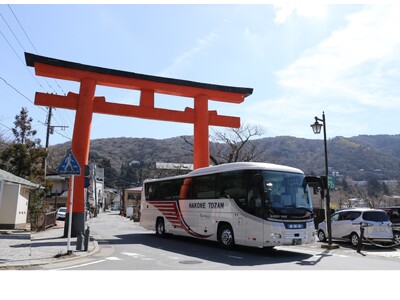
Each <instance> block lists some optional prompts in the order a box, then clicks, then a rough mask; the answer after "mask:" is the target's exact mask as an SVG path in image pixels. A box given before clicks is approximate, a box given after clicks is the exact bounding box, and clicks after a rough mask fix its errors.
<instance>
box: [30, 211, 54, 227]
mask: <svg viewBox="0 0 400 300" xmlns="http://www.w3.org/2000/svg"><path fill="white" fill-rule="evenodd" d="M56 213H57V212H56V211H52V212H47V213H46V212H39V213H33V214H31V215H30V219H29V221H30V223H31V230H32V231H43V230H46V229H47V228H49V227H51V226H55V225H56Z"/></svg>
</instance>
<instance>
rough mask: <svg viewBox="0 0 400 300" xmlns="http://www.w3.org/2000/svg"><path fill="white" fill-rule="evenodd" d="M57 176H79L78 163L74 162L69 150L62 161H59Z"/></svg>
mask: <svg viewBox="0 0 400 300" xmlns="http://www.w3.org/2000/svg"><path fill="white" fill-rule="evenodd" d="M58 174H60V175H64V176H70V175H77V176H79V175H81V167H80V166H79V163H78V161H77V160H76V158H75V156H74V154H73V153H72V150H71V149H70V150H68V152H67V154H66V155H65V157H64V159H63V160H62V161H61V163H60V165H59V166H58Z"/></svg>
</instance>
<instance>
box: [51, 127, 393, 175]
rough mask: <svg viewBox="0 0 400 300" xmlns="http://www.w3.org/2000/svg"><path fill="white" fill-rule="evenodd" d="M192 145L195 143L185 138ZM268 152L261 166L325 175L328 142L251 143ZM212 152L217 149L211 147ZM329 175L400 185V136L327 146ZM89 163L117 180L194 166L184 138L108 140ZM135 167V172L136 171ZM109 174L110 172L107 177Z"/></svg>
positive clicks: (61, 148)
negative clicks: (143, 168) (147, 170)
mask: <svg viewBox="0 0 400 300" xmlns="http://www.w3.org/2000/svg"><path fill="white" fill-rule="evenodd" d="M186 139H187V140H189V141H191V137H186ZM252 142H253V143H254V144H256V145H257V147H258V149H262V150H263V151H264V153H263V155H262V156H260V157H259V159H258V160H259V161H265V162H271V163H277V164H284V165H290V166H294V167H297V168H300V169H302V170H303V171H304V172H305V173H306V174H317V175H318V174H321V175H322V174H324V170H325V165H324V147H323V146H324V145H323V140H321V139H318V140H314V139H312V140H310V139H302V138H295V137H290V136H279V137H271V138H261V139H257V140H253V141H252ZM69 147H70V143H65V144H61V145H56V146H54V147H52V148H51V151H50V158H49V167H50V168H53V169H56V168H57V165H58V163H59V162H60V160H61V158H62V157H63V155H64V154H65V152H66V151H67V150H68V148H69ZM210 148H211V152H212V151H213V148H214V147H213V144H211V147H210ZM328 158H329V167H330V172H331V171H335V172H338V173H339V174H341V175H344V176H346V177H349V178H352V179H354V180H367V179H368V178H370V177H371V176H372V177H375V178H377V179H400V172H399V170H400V136H399V135H375V136H366V135H364V136H357V137H351V138H344V137H336V138H333V139H331V140H329V141H328ZM89 161H90V162H91V163H93V162H95V163H96V164H99V165H102V164H103V165H108V166H106V167H107V168H112V169H113V170H112V174H113V175H112V176H114V177H115V176H118V174H120V173H121V170H122V169H124V168H125V171H126V166H135V162H139V163H140V164H142V165H143V164H146V165H148V166H149V165H154V164H155V162H171V163H192V161H193V152H192V147H191V145H190V143H188V142H186V141H185V140H184V138H183V137H175V138H169V139H160V140H158V139H150V138H109V139H96V140H92V141H91V146H90V156H89ZM137 165H138V164H137V163H136V167H137ZM108 173H109V172H108Z"/></svg>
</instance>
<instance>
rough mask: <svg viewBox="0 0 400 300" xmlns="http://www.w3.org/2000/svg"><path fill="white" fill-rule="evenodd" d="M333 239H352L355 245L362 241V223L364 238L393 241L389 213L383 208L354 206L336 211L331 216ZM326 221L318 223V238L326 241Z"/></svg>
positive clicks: (376, 240)
mask: <svg viewBox="0 0 400 300" xmlns="http://www.w3.org/2000/svg"><path fill="white" fill-rule="evenodd" d="M331 221H332V222H331V232H332V239H333V240H339V241H350V242H351V244H352V245H353V246H357V245H358V243H359V242H360V224H363V227H364V238H365V239H367V240H369V241H371V242H373V243H392V242H393V241H394V240H393V228H392V223H391V222H390V220H389V218H388V216H387V214H386V213H385V212H384V211H383V210H381V209H371V208H352V209H344V210H341V211H338V212H335V213H334V214H332V216H331ZM327 236H328V234H327V229H326V221H324V222H322V223H320V224H318V239H319V240H320V241H321V242H324V241H326V238H327Z"/></svg>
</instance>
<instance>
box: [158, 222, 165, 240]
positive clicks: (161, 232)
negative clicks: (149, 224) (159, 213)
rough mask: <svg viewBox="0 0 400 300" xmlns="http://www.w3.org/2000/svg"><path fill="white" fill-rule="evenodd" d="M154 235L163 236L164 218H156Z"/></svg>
mask: <svg viewBox="0 0 400 300" xmlns="http://www.w3.org/2000/svg"><path fill="white" fill-rule="evenodd" d="M156 235H158V236H160V237H164V236H165V225H164V219H163V218H158V219H157V222H156Z"/></svg>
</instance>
